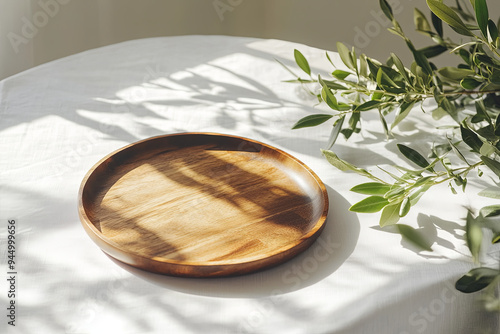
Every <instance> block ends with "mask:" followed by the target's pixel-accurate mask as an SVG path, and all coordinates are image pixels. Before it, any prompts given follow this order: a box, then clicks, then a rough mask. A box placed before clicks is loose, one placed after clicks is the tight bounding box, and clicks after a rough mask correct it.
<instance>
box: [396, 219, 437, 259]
mask: <svg viewBox="0 0 500 334" xmlns="http://www.w3.org/2000/svg"><path fill="white" fill-rule="evenodd" d="M396 226H397V227H398V231H399V233H400V234H401V235H402V236H403V238H405V239H406V240H408V241H409V242H411V243H412V244H414V245H415V246H417V247H419V248H421V249H423V250H426V251H430V252H431V251H432V248H431V246H430V245H429V243H428V242H427V240H425V239H424V238H423V237H422V236H421V235H420V233H419V232H418V231H417V230H415V229H414V228H413V227H411V226H408V225H404V224H398V225H396Z"/></svg>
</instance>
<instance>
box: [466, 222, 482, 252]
mask: <svg viewBox="0 0 500 334" xmlns="http://www.w3.org/2000/svg"><path fill="white" fill-rule="evenodd" d="M465 237H466V241H467V247H469V250H470V252H471V254H472V257H473V258H474V261H478V259H479V252H480V251H481V244H482V242H483V230H482V229H481V226H480V225H479V223H478V221H477V219H476V218H474V217H473V216H472V214H471V213H470V212H468V213H467V219H466V224H465Z"/></svg>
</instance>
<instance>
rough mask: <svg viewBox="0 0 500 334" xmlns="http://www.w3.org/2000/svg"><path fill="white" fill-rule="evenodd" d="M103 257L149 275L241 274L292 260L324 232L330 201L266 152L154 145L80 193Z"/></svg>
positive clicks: (234, 141) (137, 149) (282, 156)
mask: <svg viewBox="0 0 500 334" xmlns="http://www.w3.org/2000/svg"><path fill="white" fill-rule="evenodd" d="M79 213H80V218H81V221H82V224H83V226H84V228H85V230H86V231H87V233H88V234H89V235H90V236H91V237H92V239H93V240H94V241H95V242H96V243H97V244H98V245H99V246H100V247H101V248H102V249H103V251H104V252H106V253H108V254H109V255H110V256H112V257H114V258H116V259H117V260H119V261H122V262H124V263H128V264H130V265H132V266H135V267H139V268H142V269H145V270H149V271H152V272H158V273H163V274H169V275H176V276H188V277H213V276H227V275H237V274H245V273H249V272H253V271H256V270H260V269H263V268H266V267H269V266H272V265H276V264H278V263H281V262H283V261H286V260H288V259H289V258H291V257H292V256H294V255H296V254H298V253H299V252H301V251H303V250H305V249H306V248H307V247H309V246H310V245H311V243H312V242H313V241H314V240H315V239H316V238H317V236H318V235H319V233H320V232H321V230H322V229H323V227H324V223H325V221H326V215H327V213H328V195H327V193H326V190H325V187H324V185H323V183H322V182H321V180H319V178H318V177H317V176H316V175H315V174H314V173H313V172H312V171H311V170H310V169H309V168H308V167H307V166H305V165H304V164H303V163H301V162H300V161H298V160H297V159H295V158H293V157H292V156H290V155H288V154H287V153H285V152H282V151H280V150H278V149H275V148H273V147H270V146H268V145H265V144H262V143H259V142H255V141H251V140H248V139H244V138H240V137H234V136H227V135H218V134H206V133H186V134H175V135H166V136H160V137H154V138H150V139H147V140H144V141H141V142H138V143H135V144H132V145H129V146H127V147H124V148H122V149H120V150H118V151H116V152H114V153H112V154H110V155H109V156H107V157H105V158H104V159H102V160H101V161H100V162H99V163H98V164H96V166H94V167H93V168H92V169H91V170H90V171H89V172H88V173H87V175H86V177H85V178H84V180H83V182H82V185H81V187H80V193H79Z"/></svg>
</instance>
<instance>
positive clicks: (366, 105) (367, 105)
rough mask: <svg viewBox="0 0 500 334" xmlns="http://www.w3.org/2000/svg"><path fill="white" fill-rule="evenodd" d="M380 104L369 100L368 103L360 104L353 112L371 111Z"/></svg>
mask: <svg viewBox="0 0 500 334" xmlns="http://www.w3.org/2000/svg"><path fill="white" fill-rule="evenodd" d="M381 104H382V102H380V101H374V100H370V101H366V102H365V103H362V104H360V105H359V106H357V107H356V108H355V109H354V110H355V111H367V110H372V109H375V108H377V107H378V106H380V105H381Z"/></svg>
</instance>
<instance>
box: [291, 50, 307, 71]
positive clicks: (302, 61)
mask: <svg viewBox="0 0 500 334" xmlns="http://www.w3.org/2000/svg"><path fill="white" fill-rule="evenodd" d="M293 55H294V57H295V62H296V63H297V65H299V67H300V68H301V69H302V71H304V72H306V73H307V74H308V75H311V68H310V67H309V62H308V61H307V59H306V57H304V55H303V54H302V53H301V52H300V51H299V50H297V49H295V50H294V52H293Z"/></svg>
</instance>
